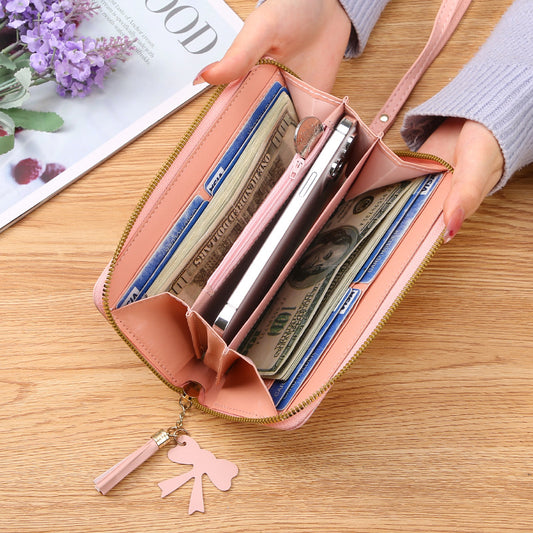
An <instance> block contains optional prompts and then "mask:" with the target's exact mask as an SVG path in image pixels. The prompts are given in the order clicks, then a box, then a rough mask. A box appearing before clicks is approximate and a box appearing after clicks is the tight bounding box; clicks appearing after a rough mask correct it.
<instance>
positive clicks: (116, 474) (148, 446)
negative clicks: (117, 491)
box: [94, 430, 174, 495]
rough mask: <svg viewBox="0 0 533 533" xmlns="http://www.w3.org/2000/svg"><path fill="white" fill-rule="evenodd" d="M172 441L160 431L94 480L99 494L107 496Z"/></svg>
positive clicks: (164, 432) (169, 436)
mask: <svg viewBox="0 0 533 533" xmlns="http://www.w3.org/2000/svg"><path fill="white" fill-rule="evenodd" d="M170 440H172V441H173V440H174V439H173V437H172V436H171V435H169V434H168V433H167V432H166V431H164V430H160V431H158V432H157V433H154V434H153V435H152V436H151V437H150V439H149V440H148V441H147V442H146V443H145V444H144V446H142V447H141V448H139V449H138V450H136V451H134V452H133V453H131V454H130V455H128V457H126V458H125V459H123V460H122V461H120V463H117V464H116V465H115V466H113V467H111V468H110V469H109V470H108V471H107V472H104V473H103V474H101V475H100V476H98V477H97V478H96V479H95V480H94V486H95V487H96V490H97V491H98V492H101V493H102V494H104V495H105V494H107V493H108V492H109V491H110V490H111V489H112V488H113V487H114V486H115V485H117V484H118V483H120V482H121V481H122V480H123V479H124V478H125V477H126V476H127V475H128V474H130V473H131V472H133V471H134V470H135V469H136V468H137V467H138V466H140V465H141V464H142V463H144V462H145V461H147V460H148V459H150V457H152V455H154V453H155V452H157V451H158V450H159V448H161V447H163V446H164V445H165V444H167V443H168V442H169V441H170Z"/></svg>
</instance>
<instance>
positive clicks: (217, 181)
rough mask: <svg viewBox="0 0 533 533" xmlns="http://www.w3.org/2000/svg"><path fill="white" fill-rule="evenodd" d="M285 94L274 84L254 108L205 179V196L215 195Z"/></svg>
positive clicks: (283, 90) (283, 88)
mask: <svg viewBox="0 0 533 533" xmlns="http://www.w3.org/2000/svg"><path fill="white" fill-rule="evenodd" d="M287 92H288V91H287V89H286V88H285V87H283V85H281V83H279V82H276V83H274V84H273V85H272V87H271V88H270V89H269V90H268V92H267V94H266V95H265V97H264V98H263V100H261V102H260V103H259V105H258V106H257V107H256V109H255V110H254V112H253V113H252V115H251V116H250V118H249V119H248V121H247V122H246V124H245V126H244V127H243V128H242V130H241V131H240V132H239V133H238V135H237V137H235V139H234V141H233V142H232V143H231V146H230V147H229V148H228V150H226V152H224V155H223V156H222V158H221V159H220V161H219V162H218V164H217V165H216V167H215V169H214V170H213V171H212V172H211V173H210V174H209V176H208V178H207V179H206V181H205V183H204V187H205V190H206V192H207V194H209V195H210V196H213V195H214V194H215V193H216V191H217V189H218V188H219V187H220V186H221V185H222V183H223V182H224V179H225V178H226V176H227V175H228V174H229V172H230V171H231V169H232V168H233V167H234V165H235V163H236V162H237V161H238V159H239V157H240V156H241V154H242V152H243V151H244V149H245V148H246V146H247V145H248V142H249V141H250V139H251V138H252V137H253V135H254V133H255V132H256V131H257V129H258V128H259V126H260V125H261V122H262V120H263V118H264V117H265V116H266V114H267V113H268V111H269V110H270V108H271V107H272V106H273V105H274V103H275V102H276V100H277V99H278V97H279V95H280V94H281V93H287Z"/></svg>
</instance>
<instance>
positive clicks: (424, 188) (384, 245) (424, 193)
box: [354, 174, 442, 283]
mask: <svg viewBox="0 0 533 533" xmlns="http://www.w3.org/2000/svg"><path fill="white" fill-rule="evenodd" d="M441 177H442V174H436V175H435V174H434V175H431V176H427V177H426V178H425V179H424V180H422V182H421V184H420V186H419V187H418V188H417V190H416V191H415V192H414V193H413V194H412V195H411V197H410V198H409V200H408V202H407V203H406V205H405V207H404V208H403V209H402V210H401V211H400V213H399V214H398V216H397V217H396V219H395V221H394V223H393V224H391V227H390V228H389V229H388V230H387V233H385V235H384V236H383V237H382V239H381V240H380V242H379V243H378V245H377V246H376V249H375V250H374V252H373V253H372V255H371V256H370V257H369V258H368V260H367V261H366V263H365V264H364V265H363V266H362V267H361V270H360V271H359V273H358V274H357V276H356V277H355V279H354V283H359V282H360V283H370V282H371V281H372V280H373V279H374V278H375V276H376V275H377V273H378V272H379V271H380V269H381V267H382V266H383V265H384V264H385V263H386V262H387V259H388V258H389V256H390V254H391V253H392V251H393V250H394V249H395V248H396V245H397V244H398V243H399V242H400V240H401V239H402V237H403V236H404V235H405V233H406V231H407V230H408V229H409V226H410V225H411V223H412V222H413V220H414V219H415V218H416V216H417V215H418V213H419V212H420V210H421V209H422V207H423V205H424V204H425V203H426V201H427V199H428V198H429V197H430V196H431V193H432V192H433V190H434V189H435V187H436V186H437V184H438V183H439V181H440V179H441Z"/></svg>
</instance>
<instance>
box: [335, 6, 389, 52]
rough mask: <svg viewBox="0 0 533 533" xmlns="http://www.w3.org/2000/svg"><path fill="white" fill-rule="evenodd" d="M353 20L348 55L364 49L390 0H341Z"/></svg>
mask: <svg viewBox="0 0 533 533" xmlns="http://www.w3.org/2000/svg"><path fill="white" fill-rule="evenodd" d="M339 1H340V3H341V4H342V7H344V10H345V11H346V14H347V15H348V17H349V18H350V20H351V21H352V35H351V37H350V42H349V43H348V48H347V49H346V54H345V55H346V57H348V58H349V57H356V56H358V55H360V54H361V53H362V51H363V50H364V48H365V46H366V43H367V41H368V38H369V37H370V32H371V31H372V29H373V28H374V26H375V24H376V22H377V20H378V19H379V16H380V15H381V12H382V11H383V9H384V8H385V6H386V5H387V4H388V2H389V0H339Z"/></svg>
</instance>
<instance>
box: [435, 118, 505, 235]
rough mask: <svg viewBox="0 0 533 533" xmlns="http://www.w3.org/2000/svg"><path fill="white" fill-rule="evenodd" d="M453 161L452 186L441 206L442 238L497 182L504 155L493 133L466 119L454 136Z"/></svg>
mask: <svg viewBox="0 0 533 533" xmlns="http://www.w3.org/2000/svg"><path fill="white" fill-rule="evenodd" d="M454 165H455V170H454V173H453V176H452V187H451V190H450V193H449V194H448V197H447V198H446V200H445V201H444V208H443V209H444V222H445V224H446V236H445V240H446V242H447V241H449V240H450V239H451V238H452V237H454V235H456V234H457V232H458V231H459V229H460V227H461V225H462V223H463V221H464V220H465V219H466V218H468V217H469V216H471V215H472V214H473V213H474V212H475V211H477V209H478V208H479V206H480V205H481V203H482V202H483V200H484V199H485V197H486V196H487V194H488V193H489V192H490V191H491V190H492V189H493V188H494V186H495V185H496V184H497V183H498V181H499V180H500V178H501V177H502V174H503V167H504V159H503V155H502V152H501V150H500V146H499V144H498V141H496V139H495V137H494V135H493V134H492V133H491V132H490V131H489V130H488V129H487V128H485V126H483V125H482V124H480V123H479V122H474V121H472V120H467V121H465V123H464V125H463V127H462V128H461V132H460V134H459V137H458V140H457V146H456V150H455V162H454Z"/></svg>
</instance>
